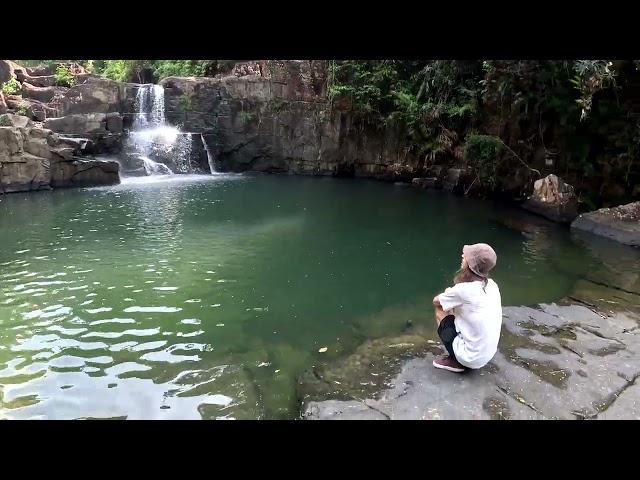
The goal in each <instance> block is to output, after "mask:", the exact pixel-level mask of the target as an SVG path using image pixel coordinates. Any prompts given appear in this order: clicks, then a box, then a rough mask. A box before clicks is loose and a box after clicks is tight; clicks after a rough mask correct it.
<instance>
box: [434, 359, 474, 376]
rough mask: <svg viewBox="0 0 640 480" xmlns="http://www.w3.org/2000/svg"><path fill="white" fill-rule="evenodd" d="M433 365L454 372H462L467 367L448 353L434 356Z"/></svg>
mask: <svg viewBox="0 0 640 480" xmlns="http://www.w3.org/2000/svg"><path fill="white" fill-rule="evenodd" d="M433 366H434V367H436V368H442V369H443V370H449V371H450V372H456V373H461V372H464V371H465V370H466V369H467V368H466V367H465V366H464V365H462V364H460V363H459V362H458V361H457V360H456V359H455V358H453V357H452V356H450V355H446V356H444V357H440V358H436V359H435V360H434V361H433Z"/></svg>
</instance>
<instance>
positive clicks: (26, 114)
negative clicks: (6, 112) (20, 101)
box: [16, 105, 31, 117]
mask: <svg viewBox="0 0 640 480" xmlns="http://www.w3.org/2000/svg"><path fill="white" fill-rule="evenodd" d="M16 113H17V114H18V115H22V116H23V117H30V116H31V115H29V107H25V106H24V105H23V106H21V107H18V109H17V110H16Z"/></svg>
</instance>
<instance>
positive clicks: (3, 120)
mask: <svg viewBox="0 0 640 480" xmlns="http://www.w3.org/2000/svg"><path fill="white" fill-rule="evenodd" d="M11 125H12V123H11V120H10V119H9V116H8V115H0V127H10V126H11Z"/></svg>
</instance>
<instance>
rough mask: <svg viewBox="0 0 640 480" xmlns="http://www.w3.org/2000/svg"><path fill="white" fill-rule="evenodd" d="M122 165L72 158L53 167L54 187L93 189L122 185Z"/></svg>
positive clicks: (114, 162) (52, 181)
mask: <svg viewBox="0 0 640 480" xmlns="http://www.w3.org/2000/svg"><path fill="white" fill-rule="evenodd" d="M119 170H120V165H119V164H118V162H116V161H105V160H85V159H81V158H78V157H72V158H71V159H70V160H69V161H59V162H57V163H55V164H54V165H53V166H52V171H51V186H52V187H92V186H97V185H116V184H118V183H120V175H119Z"/></svg>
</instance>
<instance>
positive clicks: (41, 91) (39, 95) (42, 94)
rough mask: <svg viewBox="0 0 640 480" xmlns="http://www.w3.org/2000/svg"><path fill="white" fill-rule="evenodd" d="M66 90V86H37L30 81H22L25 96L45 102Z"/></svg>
mask: <svg viewBox="0 0 640 480" xmlns="http://www.w3.org/2000/svg"><path fill="white" fill-rule="evenodd" d="M65 90H66V89H65V88H64V87H36V86H35V85H31V84H30V83H28V82H23V83H22V96H23V98H33V99H34V100H39V101H40V102H45V103H49V102H51V101H52V100H53V99H54V97H55V96H56V95H57V94H58V93H60V92H63V91H65Z"/></svg>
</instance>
